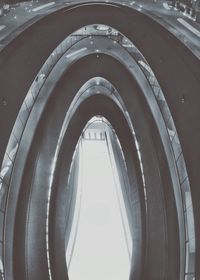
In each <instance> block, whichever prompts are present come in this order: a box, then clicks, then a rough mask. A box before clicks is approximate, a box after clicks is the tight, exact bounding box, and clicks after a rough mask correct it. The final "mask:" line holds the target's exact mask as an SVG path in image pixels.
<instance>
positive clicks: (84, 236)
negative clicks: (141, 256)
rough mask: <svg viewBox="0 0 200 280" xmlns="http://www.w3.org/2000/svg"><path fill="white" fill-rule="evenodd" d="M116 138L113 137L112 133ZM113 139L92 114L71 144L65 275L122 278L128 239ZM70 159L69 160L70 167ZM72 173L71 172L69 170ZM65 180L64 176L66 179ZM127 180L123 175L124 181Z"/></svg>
mask: <svg viewBox="0 0 200 280" xmlns="http://www.w3.org/2000/svg"><path fill="white" fill-rule="evenodd" d="M112 136H113V137H114V139H116V141H115V143H113V139H111V137H112ZM113 145H118V147H119V149H120V150H121V147H120V143H119V141H118V139H117V136H116V134H115V131H114V130H113V128H112V127H111V125H110V123H108V121H107V120H106V119H105V118H103V117H101V116H96V117H93V118H92V119H91V120H90V121H89V122H88V124H87V125H86V127H85V129H84V131H83V133H82V135H81V137H80V139H79V143H78V146H77V149H76V154H77V155H76V156H75V157H74V158H76V157H77V156H78V161H79V172H78V180H77V184H78V186H77V194H76V202H75V208H74V209H75V210H74V214H73V222H72V228H71V233H70V237H69V240H68V244H67V250H66V261H67V266H68V274H69V279H70V280H92V279H96V280H100V279H102V280H112V279H113V280H114V279H115V280H121V279H124V280H126V279H127V280H128V279H129V274H130V269H131V251H132V239H131V231H130V225H129V221H128V215H127V209H126V205H125V200H126V197H125V195H126V194H125V190H123V187H124V186H122V184H121V182H122V180H123V181H124V182H125V178H120V177H122V176H124V174H125V173H126V164H125V161H124V157H123V153H122V150H121V159H119V158H118V159H117V160H122V161H123V165H124V170H122V172H118V168H117V162H116V161H117V160H116V154H115V153H116V152H115V148H114V147H113ZM73 168H76V165H75V164H73V163H72V169H73ZM71 174H73V172H71ZM70 182H71V180H70V179H69V183H70ZM126 182H127V181H126Z"/></svg>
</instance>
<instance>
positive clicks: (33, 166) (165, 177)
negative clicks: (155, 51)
mask: <svg viewBox="0 0 200 280" xmlns="http://www.w3.org/2000/svg"><path fill="white" fill-rule="evenodd" d="M102 7H103V6H101V8H102ZM86 8H88V7H86V6H85V7H84V9H85V10H87V9H86ZM88 9H89V8H88ZM108 9H109V8H108ZM90 20H91V19H88V21H90ZM107 20H108V19H107ZM107 20H106V21H107ZM113 20H114V19H113ZM114 21H115V20H114ZM78 24H79V23H78ZM115 24H117V23H116V22H115ZM123 28H124V27H123ZM86 54H87V55H88V53H87V52H86ZM109 55H110V53H109ZM80 58H81V59H80V63H79V61H77V65H79V68H78V66H77V68H76V72H75V71H74V74H73V75H72V74H71V76H70V71H69V76H68V77H67V76H65V78H66V80H64V79H62V80H61V81H60V82H58V81H57V80H56V79H55V78H54V79H52V81H50V80H49V81H48V82H47V84H46V85H47V87H45V89H44V90H49V91H53V92H54V88H55V85H54V83H56V84H57V87H56V92H58V91H59V90H61V89H62V88H63V87H64V84H65V82H66V81H70V82H71V80H73V77H76V74H75V73H78V74H79V78H80V79H79V80H78V79H77V80H76V81H73V82H74V83H77V88H78V86H79V87H80V86H81V85H82V83H84V82H85V81H86V80H87V79H88V78H91V77H92V76H93V75H94V73H95V74H96V75H97V76H103V77H105V78H106V79H108V80H110V81H111V82H112V83H113V84H114V85H115V86H116V88H117V89H118V91H119V93H120V95H121V96H123V100H124V101H125V103H126V105H127V107H128V109H127V112H128V114H129V115H130V116H131V119H132V123H133V126H134V127H135V128H137V129H136V131H137V134H138V135H139V139H140V141H139V143H140V145H141V147H142V149H143V153H142V156H143V157H144V158H145V159H146V160H144V164H145V170H144V171H145V176H146V182H148V184H147V186H148V187H149V186H151V187H152V189H151V188H150V187H149V189H148V191H149V193H147V195H148V201H149V202H148V203H149V205H150V206H149V208H148V210H149V212H148V213H147V215H148V219H147V221H148V222H147V223H148V226H147V235H146V236H147V240H146V239H145V242H146V241H147V246H146V248H145V250H146V251H145V253H144V252H142V253H143V254H144V255H145V261H144V264H145V268H147V269H146V271H147V272H146V273H147V274H148V277H152V279H156V277H157V278H158V279H162V278H163V279H164V277H169V278H170V277H171V278H170V279H173V277H176V279H178V277H179V263H178V262H179V260H180V258H179V248H177V247H178V246H177V244H179V234H178V228H177V216H176V215H177V214H176V207H175V202H174V194H173V191H172V190H171V189H170V188H169V187H168V186H171V185H172V184H171V178H170V176H171V175H170V174H169V169H168V168H169V166H168V163H167V160H166V153H165V151H163V142H162V139H161V137H160V131H159V129H158V127H157V123H156V122H155V119H154V117H152V113H153V112H152V108H151V109H149V104H147V103H148V102H147V100H146V99H145V98H143V97H139V96H140V95H141V96H142V95H143V94H144V92H143V91H144V88H142V90H141V88H140V87H138V85H137V83H136V82H131V81H132V79H133V77H132V75H130V71H127V69H126V71H125V70H124V71H123V70H119V69H120V68H123V67H121V64H122V63H119V60H118V62H116V63H114V62H112V63H111V61H112V59H111V58H108V56H107V55H105V53H104V55H102V54H100V57H99V58H100V59H99V58H98V59H99V61H100V62H97V60H96V59H97V54H96V53H95V54H94V55H91V54H90V55H88V56H87V57H86V56H85V57H80ZM115 59H116V57H115ZM87 60H88V62H91V61H92V60H94V61H95V63H97V64H95V63H94V64H92V63H91V64H90V63H88V64H90V66H91V67H92V68H91V69H90V70H91V72H90V73H89V71H88V73H86V74H87V75H88V76H87V78H86V77H84V78H83V79H81V77H82V76H81V71H78V69H85V67H86V66H87V65H88V64H87V63H86V61H87ZM102 61H103V63H102ZM104 63H105V64H104ZM73 64H74V66H75V63H73ZM96 65H98V66H96ZM115 66H116V69H115ZM81 67H82V68H81ZM105 67H108V68H109V67H111V68H112V69H113V73H112V74H111V73H109V71H106V70H104V68H105ZM71 68H73V67H71ZM96 68H97V69H96ZM125 68H127V67H125ZM72 70H73V69H72ZM95 71H96V72H95ZM119 72H120V74H119ZM123 72H124V73H123ZM66 73H67V72H66ZM117 75H119V76H120V77H121V81H122V80H123V81H124V82H123V84H122V85H120V82H121V81H120V80H118V81H117V78H116V77H117ZM122 77H123V79H122ZM136 80H137V79H136ZM125 81H126V83H127V85H125ZM137 82H138V80H137ZM140 86H141V85H140ZM72 88H73V86H72ZM130 89H134V90H133V91H134V94H133V96H132V98H133V97H134V98H135V99H132V103H130V104H131V105H130V104H129V100H130V95H128V94H127V93H128V92H129V91H130ZM145 89H146V90H147V89H148V87H146V88H145ZM44 90H43V91H44ZM70 91H71V89H70ZM76 92H77V89H76V90H73V93H72V94H71V95H69V96H67V97H66V100H65V102H66V103H67V102H68V104H70V101H71V100H72V99H73V96H74V95H75V93H76ZM139 92H140V95H139ZM137 93H138V94H137ZM54 94H55V92H54ZM136 96H137V98H138V99H137V98H136ZM40 98H41V104H42V102H44V100H43V98H42V97H40ZM70 98H71V99H70ZM50 99H51V98H50ZM133 100H134V102H133ZM55 101H56V100H55ZM45 102H46V101H45ZM50 102H51V100H50ZM43 104H44V103H43ZM48 104H50V103H48ZM54 104H56V102H54ZM54 104H51V106H50V105H48V107H49V106H50V107H49V108H50V109H49V111H50V112H52V111H53V110H52V108H54ZM105 104H106V103H105ZM40 106H41V105H40ZM40 106H39V107H40ZM45 106H46V105H45ZM137 106H139V108H140V109H138V108H137ZM39 107H38V108H39ZM66 108H67V107H65V109H66ZM35 111H37V109H36V108H35ZM60 114H61V113H60ZM143 114H145V116H143ZM64 115H65V114H64V112H63V114H62V116H61V115H60V118H59V119H58V120H59V122H58V123H56V121H55V120H54V122H55V123H54V125H55V127H56V126H58V127H59V125H58V124H59V123H60V125H61V124H62V120H63V118H64ZM48 121H49V117H48V116H47V115H45V114H43V112H42V111H41V118H38V119H37V123H36V124H35V125H36V127H37V132H38V131H40V133H41V135H42V134H43V133H44V135H45V136H46V137H47V135H48V138H46V143H45V142H42V141H44V139H43V140H42V139H40V138H39V139H37V138H36V135H38V134H37V133H36V134H35V135H32V139H33V142H32V144H33V146H31V147H30V146H29V148H27V154H26V156H27V161H26V164H27V166H26V173H27V174H29V175H24V174H25V173H23V174H19V173H20V171H16V167H15V171H14V172H13V178H12V185H13V184H14V181H15V179H16V176H18V175H20V178H21V179H22V180H21V179H20V180H21V182H20V181H19V180H18V184H19V192H20V194H21V196H22V198H23V199H25V204H26V206H25V207H24V206H23V207H24V208H23V207H22V208H21V206H20V205H18V206H17V207H18V210H17V215H16V217H18V218H17V219H16V221H15V223H16V228H15V233H16V234H15V235H14V238H15V241H16V243H15V244H16V245H15V246H16V247H17V248H18V246H19V245H18V244H21V245H22V247H21V248H23V250H22V252H23V253H22V261H20V265H19V268H18V264H19V263H18V262H17V263H16V264H15V269H16V271H17V273H19V275H23V276H24V277H27V275H29V277H33V278H34V276H33V275H35V274H34V273H36V274H37V275H40V277H42V276H41V275H43V276H44V278H43V279H45V277H48V276H47V275H48V274H46V270H47V271H48V267H49V266H48V260H46V255H45V252H46V249H47V248H46V236H45V237H44V232H45V233H46V229H45V231H44V229H43V231H42V227H41V228H39V221H37V218H36V217H37V216H38V213H43V214H45V213H46V212H45V211H46V210H44V208H45V207H46V206H45V204H44V203H43V202H44V197H47V193H48V187H49V184H51V180H49V179H48V176H50V177H49V178H51V176H53V174H52V173H51V172H52V169H51V168H52V166H54V164H55V163H54V162H53V161H52V158H53V155H52V158H51V164H52V166H51V168H50V166H49V169H47V174H46V176H47V177H46V179H47V181H46V187H47V188H46V189H45V188H39V187H38V188H35V187H34V186H35V185H37V184H36V183H37V182H36V181H37V180H36V181H35V179H37V178H39V176H43V174H40V172H41V170H40V168H41V167H42V166H44V163H45V162H46V161H45V157H44V154H43V155H42V153H41V151H42V150H39V149H38V147H43V149H44V150H45V148H46V149H47V147H50V146H48V145H47V144H48V143H49V145H50V144H51V143H50V142H51V141H52V144H53V142H54V141H55V143H56V138H55V139H54V136H53V135H54V133H56V132H55V131H54V133H53V132H51V133H49V131H48V128H47V122H48ZM52 122H53V120H52ZM141 124H142V125H141ZM29 130H30V127H29ZM150 130H152V131H154V132H153V134H152V131H151V132H150ZM27 131H28V128H27V129H26V131H25V134H26V137H27V138H26V140H25V138H24V139H23V145H24V143H25V147H27V146H26V142H27V141H29V136H28V134H27V133H28V132H27ZM156 131H157V132H158V133H156ZM29 132H30V131H29ZM40 133H39V134H40ZM45 133H46V134H45ZM148 136H149V140H148V141H147V139H148ZM30 139H31V138H30ZM53 139H54V140H53ZM145 142H146V143H145ZM55 143H54V144H55ZM141 143H142V144H141ZM44 144H45V146H43V145H44ZM23 145H21V147H20V151H22V150H23V148H24V146H23ZM40 145H41V146H40ZM55 145H56V144H55ZM37 146H38V147H37ZM155 146H156V149H155ZM150 147H151V148H152V149H151V148H150ZM28 149H30V150H29V151H28ZM28 152H30V154H29V153H28ZM18 158H19V157H18ZM38 159H40V161H38ZM150 159H154V160H152V162H154V163H155V165H154V164H152V166H150V164H149V162H151V161H150ZM17 162H18V163H19V159H18V161H17ZM29 168H30V170H29ZM23 171H24V170H23ZM152 171H153V172H154V173H155V174H157V175H156V176H154V178H153V175H152V174H154V173H153V172H152ZM35 172H36V173H35ZM35 174H38V177H37V178H36V177H34V176H35ZM150 175H151V176H152V178H150ZM164 181H165V182H164ZM30 182H32V186H31V188H27V189H26V186H27V185H30ZM21 183H22V184H21ZM43 183H44V182H43ZM161 185H162V188H161V189H160V186H161ZM156 186H157V187H156ZM33 187H34V188H33ZM39 190H40V191H41V190H42V192H44V194H43V195H44V196H42V195H41V196H40V199H41V201H40V202H39V200H37V199H36V198H37V191H39ZM153 190H154V191H155V190H157V191H156V192H155V193H156V194H157V196H156V195H155V193H154V195H153ZM32 193H33V195H32ZM21 196H20V198H21ZM26 196H27V197H26ZM17 199H18V197H17ZM159 199H160V201H162V202H163V201H165V203H164V204H163V205H160V204H159V203H158V204H156V203H157V202H158V201H159ZM22 201H23V200H22ZM34 201H38V205H40V206H41V208H40V207H38V209H37V210H36V209H35V210H34V209H33V208H34V205H35V203H34ZM13 209H14V208H13ZM45 209H46V208H45ZM158 209H159V210H160V213H159V214H160V216H159V214H158V212H159V211H158ZM20 211H22V212H20ZM28 211H29V212H28ZM37 211H38V212H37ZM40 211H41V212H40ZM43 211H44V212H43ZM52 211H53V210H52ZM10 213H12V209H11V211H10ZM30 213H31V214H30ZM36 213H37V215H36ZM154 213H156V215H155V217H156V220H157V222H156V223H155V222H154V221H153V217H154ZM22 216H24V220H22V221H20V219H19V217H22ZM172 217H173V218H172ZM170 218H172V220H171V221H170ZM41 219H42V217H41ZM18 221H20V222H19V224H18ZM43 221H44V217H43ZM158 221H160V222H161V223H160V224H159V222H158ZM32 223H33V224H34V223H36V224H38V228H37V227H36V228H37V230H38V232H40V233H41V234H42V235H41V237H42V238H41V240H40V241H41V242H42V243H41V244H42V246H41V247H40V245H39V243H38V244H37V240H35V239H34V238H32V237H34V236H32V234H31V233H30V232H31V230H30V229H31V228H32V227H31V226H32ZM7 224H9V222H8V220H7ZM157 224H159V225H160V226H159V227H158V228H157V232H156V236H160V240H159V242H158V240H155V232H154V229H155V225H157ZM27 225H28V226H27ZM29 226H30V228H29ZM8 228H9V226H8ZM37 230H35V234H37V233H38V232H37ZM159 230H160V232H159ZM21 232H23V235H22V236H21V237H20V236H19V233H21ZM33 233H34V231H33ZM50 233H51V232H50ZM29 234H30V235H29ZM57 234H58V233H55V235H57ZM31 236H32V237H31ZM22 237H24V238H25V240H26V242H24V240H23V238H22ZM58 237H59V238H60V236H59V234H58ZM9 238H10V237H8V240H9ZM18 238H19V243H18ZM11 240H12V237H11ZM53 240H54V239H53ZM55 240H57V239H55ZM55 240H54V242H55ZM52 242H53V241H52ZM156 243H158V244H159V245H156ZM53 244H56V242H55V243H53ZM35 245H37V246H39V247H38V248H39V250H38V252H37V249H36V248H37V246H35ZM160 245H161V246H160ZM166 245H167V246H168V249H167V253H166V254H165V253H164V250H163V248H165V247H164V246H166ZM53 246H54V245H53ZM159 246H160V249H159V248H158V247H159ZM19 247H20V246H19ZM175 247H176V248H175ZM6 249H7V250H8V251H9V250H12V249H10V248H9V245H7V248H6ZM43 249H44V250H43ZM55 249H56V248H55ZM14 250H15V254H16V256H17V252H18V251H17V249H16V248H14ZM155 250H156V251H155ZM55 252H56V251H55ZM153 252H154V253H155V252H156V256H157V260H159V261H160V262H161V265H160V266H159V269H158V268H157V266H158V265H157V264H155V260H153V258H152V255H153ZM8 255H9V254H8ZM172 255H173V257H172ZM50 256H52V255H50ZM56 256H57V255H56V254H55V256H54V255H53V257H52V258H53V259H54V258H55V261H54V260H53V264H54V265H55V269H54V273H58V270H57V264H56V262H57V261H58V259H56V258H57V257H56ZM23 259H24V262H25V263H26V265H25V263H23ZM44 260H46V261H47V264H46V263H45V264H44ZM164 260H165V261H164ZM32 261H33V262H32ZM174 262H175V263H176V265H175V267H173V265H172V263H174ZM31 263H34V264H35V267H36V268H37V269H36V270H35V272H34V271H32V270H31V269H30V264H31ZM164 263H165V264H164ZM54 265H53V266H54ZM20 269H22V270H21V271H20ZM63 269H65V268H64V266H63ZM59 271H61V270H59ZM133 271H134V270H133ZM135 271H136V270H135ZM21 273H22V274H21ZM43 273H44V274H43Z"/></svg>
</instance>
